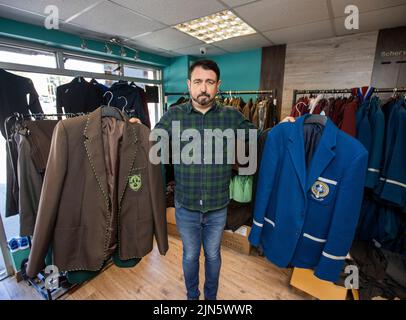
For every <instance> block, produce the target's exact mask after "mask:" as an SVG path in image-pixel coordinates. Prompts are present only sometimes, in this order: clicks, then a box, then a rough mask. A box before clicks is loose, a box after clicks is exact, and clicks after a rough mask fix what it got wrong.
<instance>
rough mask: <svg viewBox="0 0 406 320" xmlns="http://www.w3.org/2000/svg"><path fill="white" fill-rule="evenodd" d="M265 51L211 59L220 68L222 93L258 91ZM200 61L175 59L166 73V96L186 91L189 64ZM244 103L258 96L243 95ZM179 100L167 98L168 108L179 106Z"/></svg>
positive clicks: (176, 97) (195, 58) (226, 55)
mask: <svg viewBox="0 0 406 320" xmlns="http://www.w3.org/2000/svg"><path fill="white" fill-rule="evenodd" d="M261 58H262V48H258V49H254V50H249V51H242V52H237V53H228V54H224V55H217V56H208V57H207V59H211V60H214V61H215V62H216V63H217V64H218V66H219V67H220V72H221V76H220V78H221V82H222V84H221V87H220V90H222V91H229V90H232V91H235V90H244V91H245V90H259V86H260V78H261ZM199 59H202V58H201V57H200V58H199V57H191V56H183V57H178V58H172V59H171V62H170V65H169V66H168V67H166V68H165V69H164V87H165V92H184V91H187V86H186V79H187V77H188V68H189V64H190V63H193V62H195V61H196V60H199ZM242 97H243V98H244V100H245V101H247V100H248V99H249V98H256V96H255V95H253V96H251V95H243V96H242ZM178 98H179V96H168V105H170V104H171V103H174V102H176V100H177V99H178Z"/></svg>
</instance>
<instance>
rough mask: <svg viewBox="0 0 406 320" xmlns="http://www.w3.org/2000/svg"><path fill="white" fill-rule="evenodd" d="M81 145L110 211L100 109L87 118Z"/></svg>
mask: <svg viewBox="0 0 406 320" xmlns="http://www.w3.org/2000/svg"><path fill="white" fill-rule="evenodd" d="M83 136H84V141H83V144H84V146H85V149H86V154H87V157H88V159H89V162H90V166H91V168H92V172H93V175H94V176H95V178H96V180H97V184H98V186H99V189H100V192H101V194H102V196H103V199H104V201H105V204H106V207H107V209H108V210H110V204H111V203H110V198H109V195H108V189H107V178H106V165H105V163H104V147H103V137H102V132H101V108H98V109H96V110H95V111H93V112H92V113H90V114H88V116H87V123H86V127H85V130H84V132H83Z"/></svg>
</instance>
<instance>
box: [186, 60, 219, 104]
mask: <svg viewBox="0 0 406 320" xmlns="http://www.w3.org/2000/svg"><path fill="white" fill-rule="evenodd" d="M217 80H218V79H217V75H216V73H215V72H214V71H213V70H205V69H203V68H202V67H196V68H195V69H194V70H193V72H192V74H191V75H190V80H189V79H188V81H187V85H188V88H189V93H190V95H191V97H192V100H193V101H194V102H195V103H197V104H198V105H199V106H201V107H209V106H210V105H211V103H212V102H213V101H214V98H215V97H216V94H217V91H218V88H219V86H220V84H221V81H220V80H219V81H217Z"/></svg>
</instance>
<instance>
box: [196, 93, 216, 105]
mask: <svg viewBox="0 0 406 320" xmlns="http://www.w3.org/2000/svg"><path fill="white" fill-rule="evenodd" d="M192 99H193V101H194V102H196V103H198V104H199V105H201V106H207V105H209V104H211V103H212V102H213V101H214V97H213V98H210V95H208V94H204V93H203V94H199V95H198V96H197V97H193V96H192Z"/></svg>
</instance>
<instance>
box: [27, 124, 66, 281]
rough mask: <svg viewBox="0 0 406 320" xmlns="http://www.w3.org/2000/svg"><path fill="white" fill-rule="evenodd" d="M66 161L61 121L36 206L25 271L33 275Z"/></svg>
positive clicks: (50, 230) (47, 238)
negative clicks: (36, 212)
mask: <svg viewBox="0 0 406 320" xmlns="http://www.w3.org/2000/svg"><path fill="white" fill-rule="evenodd" d="M67 163H68V139H67V134H66V131H65V127H64V125H63V122H62V121H60V122H59V123H58V124H57V125H56V127H55V130H54V133H53V135H52V141H51V149H50V153H49V158H48V162H47V167H46V171H45V176H44V183H43V186H42V191H41V197H40V202H39V206H38V215H37V221H36V224H35V229H34V237H33V242H32V248H31V252H30V256H29V260H28V266H27V275H28V276H29V277H35V276H36V275H37V274H38V272H40V271H41V270H42V269H43V267H44V265H45V262H44V260H45V256H46V254H47V252H48V249H49V247H50V245H51V241H52V237H53V234H54V228H55V223H56V218H57V215H58V207H59V202H60V198H61V194H62V190H63V185H64V180H65V175H66V171H67Z"/></svg>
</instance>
